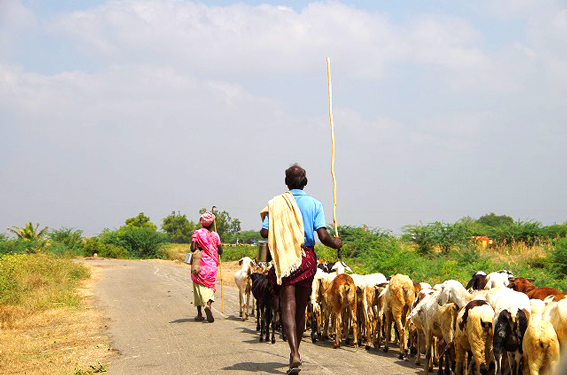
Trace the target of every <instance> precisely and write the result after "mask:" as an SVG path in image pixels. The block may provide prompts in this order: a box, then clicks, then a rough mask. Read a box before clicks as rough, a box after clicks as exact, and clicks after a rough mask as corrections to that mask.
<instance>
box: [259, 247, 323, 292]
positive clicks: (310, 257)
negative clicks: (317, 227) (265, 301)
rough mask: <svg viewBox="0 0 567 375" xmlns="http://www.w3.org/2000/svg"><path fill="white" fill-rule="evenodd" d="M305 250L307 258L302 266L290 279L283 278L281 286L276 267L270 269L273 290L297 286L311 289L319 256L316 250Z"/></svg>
mask: <svg viewBox="0 0 567 375" xmlns="http://www.w3.org/2000/svg"><path fill="white" fill-rule="evenodd" d="M303 250H304V251H305V256H304V257H302V259H301V266H299V268H298V269H296V270H295V271H293V272H292V274H291V275H289V276H288V277H284V278H282V284H281V285H278V282H277V277H276V270H275V269H274V267H272V268H271V269H270V272H269V273H268V277H269V278H270V283H271V284H272V287H273V288H275V289H277V288H280V287H282V286H286V285H295V286H300V287H302V288H309V289H311V284H312V283H313V278H314V277H315V273H316V272H317V256H316V255H315V250H314V249H313V248H312V247H303Z"/></svg>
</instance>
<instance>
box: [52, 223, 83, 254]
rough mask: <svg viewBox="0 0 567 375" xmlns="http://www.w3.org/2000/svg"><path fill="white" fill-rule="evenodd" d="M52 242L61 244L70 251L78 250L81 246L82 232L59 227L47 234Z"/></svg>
mask: <svg viewBox="0 0 567 375" xmlns="http://www.w3.org/2000/svg"><path fill="white" fill-rule="evenodd" d="M48 235H49V238H50V239H51V240H52V241H55V242H59V243H62V244H63V245H65V246H66V247H68V248H70V249H80V248H81V247H82V246H83V231H82V230H80V229H74V228H65V227H61V228H59V229H53V230H52V231H51V232H49V234H48Z"/></svg>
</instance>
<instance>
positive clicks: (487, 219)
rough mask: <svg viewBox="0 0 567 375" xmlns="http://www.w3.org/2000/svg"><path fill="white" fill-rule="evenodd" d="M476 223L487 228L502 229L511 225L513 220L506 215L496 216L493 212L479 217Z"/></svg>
mask: <svg viewBox="0 0 567 375" xmlns="http://www.w3.org/2000/svg"><path fill="white" fill-rule="evenodd" d="M476 222H477V223H479V224H482V225H486V226H489V227H503V226H507V225H513V224H514V219H512V218H511V217H510V216H507V215H496V214H495V213H494V212H491V213H489V214H487V215H483V216H481V217H479V218H478V220H477V221H476Z"/></svg>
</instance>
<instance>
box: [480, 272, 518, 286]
mask: <svg viewBox="0 0 567 375" xmlns="http://www.w3.org/2000/svg"><path fill="white" fill-rule="evenodd" d="M511 277H514V274H513V273H512V272H511V271H508V270H502V271H498V272H491V273H489V274H488V275H487V276H486V286H485V287H484V289H493V288H500V287H507V286H508V284H510V281H509V280H508V279H509V278H511Z"/></svg>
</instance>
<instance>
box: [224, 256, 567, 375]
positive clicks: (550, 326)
mask: <svg viewBox="0 0 567 375" xmlns="http://www.w3.org/2000/svg"><path fill="white" fill-rule="evenodd" d="M239 264H240V266H241V269H240V270H238V271H237V272H236V274H235V276H234V278H235V282H236V285H237V287H238V288H239V300H240V316H241V317H242V320H246V319H247V318H248V312H249V307H250V302H252V312H254V306H256V307H255V309H256V321H257V327H256V330H257V331H260V341H264V340H265V341H267V342H268V341H271V342H272V343H274V342H275V331H276V328H277V327H279V326H281V323H280V322H281V314H280V304H279V296H278V295H277V293H273V292H272V288H271V286H270V282H269V280H268V276H267V273H268V269H269V265H267V264H257V263H256V262H255V261H254V260H252V259H251V258H249V257H245V258H242V259H241V260H240V261H239ZM345 271H349V272H352V270H350V268H349V267H348V266H346V265H345V264H344V263H343V262H342V261H339V262H336V263H333V264H327V263H326V262H325V261H324V260H322V259H320V260H319V265H318V269H317V273H316V274H315V278H314V280H313V284H312V291H311V299H310V303H309V306H308V308H307V313H306V314H307V318H306V325H307V328H309V329H310V330H311V340H312V342H313V343H316V342H317V340H328V339H330V338H331V337H333V336H334V338H333V339H334V341H333V348H339V347H340V346H341V341H342V340H341V338H342V337H344V338H345V340H346V341H347V344H348V343H349V342H352V345H354V346H355V347H357V346H358V345H359V344H364V345H365V347H366V349H370V348H371V347H372V346H373V347H374V348H376V349H378V348H380V347H382V348H383V350H384V351H385V352H387V351H388V347H389V345H390V343H391V342H392V341H393V342H397V344H398V345H399V351H400V354H399V358H400V359H403V358H405V359H406V360H408V361H409V357H410V356H415V363H416V365H419V364H420V361H421V356H422V355H423V354H425V363H424V373H425V374H427V373H428V372H429V371H433V366H434V364H436V365H438V366H439V370H438V373H439V374H457V375H461V374H498V375H500V374H512V375H520V374H530V375H534V374H550V375H551V374H553V373H554V371H555V368H556V367H557V366H558V364H559V359H560V349H561V348H563V350H565V349H566V345H567V341H566V340H567V299H566V298H565V297H566V296H567V293H563V292H560V291H558V290H556V289H553V288H536V287H535V286H534V285H533V284H532V283H531V282H532V281H533V280H532V279H527V278H523V277H515V276H514V275H513V274H512V272H510V271H507V270H503V271H498V272H493V273H490V274H488V275H487V274H486V273H484V272H477V273H475V274H474V275H473V276H472V279H471V280H470V281H469V283H468V284H467V285H466V287H464V286H463V285H462V284H461V283H460V282H458V281H456V280H447V281H445V282H443V283H442V284H437V285H434V286H433V287H432V286H431V285H429V284H427V283H423V282H422V283H417V282H414V281H412V280H411V279H410V278H409V277H408V276H406V275H401V274H395V275H392V276H391V277H389V278H386V277H385V276H384V275H383V274H381V273H374V274H370V275H357V274H354V273H350V274H347V273H345ZM392 325H393V326H394V331H393V332H394V335H393V336H392ZM270 327H271V328H272V330H271V340H269V339H270ZM282 335H283V330H282ZM282 338H283V340H285V337H282ZM351 338H352V340H351Z"/></svg>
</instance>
